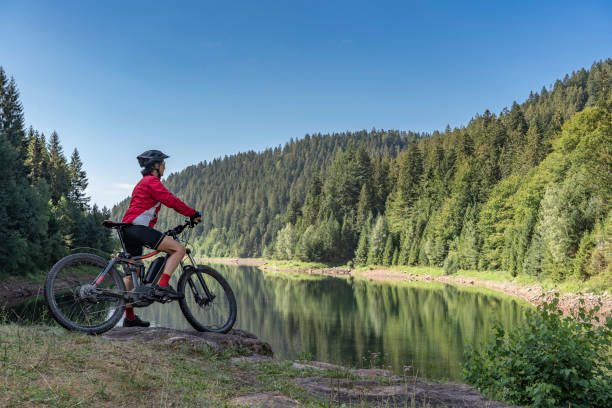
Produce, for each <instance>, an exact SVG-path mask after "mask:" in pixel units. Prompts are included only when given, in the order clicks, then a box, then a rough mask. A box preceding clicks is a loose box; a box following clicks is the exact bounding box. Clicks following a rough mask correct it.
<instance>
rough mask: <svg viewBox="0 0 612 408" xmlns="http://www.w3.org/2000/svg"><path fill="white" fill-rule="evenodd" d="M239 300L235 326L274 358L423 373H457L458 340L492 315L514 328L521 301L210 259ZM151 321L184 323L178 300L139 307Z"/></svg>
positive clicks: (485, 330) (475, 333) (486, 327)
mask: <svg viewBox="0 0 612 408" xmlns="http://www.w3.org/2000/svg"><path fill="white" fill-rule="evenodd" d="M216 268H217V269H218V270H219V272H221V273H222V274H223V276H225V277H226V279H227V280H228V281H229V282H230V284H231V286H232V288H233V289H234V293H235V295H236V301H237V303H238V318H237V321H236V326H235V327H239V328H243V329H245V330H248V331H251V332H253V333H255V334H256V335H257V336H259V337H260V338H262V339H264V340H266V341H268V342H269V343H270V344H271V345H272V348H273V350H274V352H275V354H276V355H277V356H278V357H280V358H287V359H293V358H296V357H299V356H304V355H306V356H310V357H311V358H312V359H315V360H320V361H327V362H333V363H340V364H345V365H352V366H357V367H362V366H365V367H369V366H370V365H371V364H372V363H375V364H376V365H377V366H381V365H384V366H390V367H391V368H392V369H393V370H394V371H395V372H397V373H402V372H403V370H404V367H405V366H411V367H412V371H411V373H412V374H415V373H416V374H417V375H419V376H426V377H429V378H446V379H451V380H456V381H458V380H460V379H461V364H462V362H463V350H464V346H465V345H472V344H475V343H478V342H481V341H483V340H485V339H486V337H487V335H488V334H489V333H490V331H491V328H492V326H493V319H497V320H498V321H499V322H500V323H501V325H502V327H504V328H505V329H512V328H513V327H516V325H517V324H518V323H519V321H520V320H521V319H522V318H523V313H524V311H525V305H524V304H523V303H519V302H517V301H515V300H514V299H511V298H509V297H506V296H501V295H496V294H487V293H482V292H477V291H473V290H468V289H459V288H456V287H453V286H445V285H437V284H428V285H423V284H419V285H409V284H382V283H373V282H369V281H366V280H362V279H336V278H331V277H312V276H299V277H298V276H294V275H286V274H271V273H264V272H261V271H260V270H258V269H256V268H253V267H245V266H240V267H231V266H222V265H216ZM139 313H140V314H141V315H142V316H143V317H144V318H147V319H151V320H152V321H154V323H155V324H156V325H161V326H170V327H174V328H188V327H189V324H188V323H187V321H186V320H185V318H184V317H183V316H182V314H181V311H180V308H179V307H178V305H177V304H174V303H173V304H170V305H157V304H156V305H152V306H150V307H149V308H147V309H145V310H142V311H140V312H139Z"/></svg>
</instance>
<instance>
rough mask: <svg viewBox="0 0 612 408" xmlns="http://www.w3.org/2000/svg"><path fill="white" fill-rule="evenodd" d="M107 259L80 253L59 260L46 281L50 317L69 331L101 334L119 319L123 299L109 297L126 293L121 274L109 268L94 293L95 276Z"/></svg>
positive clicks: (46, 297)
mask: <svg viewBox="0 0 612 408" xmlns="http://www.w3.org/2000/svg"><path fill="white" fill-rule="evenodd" d="M107 264H108V261H107V260H105V259H104V258H101V257H99V256H97V255H94V254H88V253H80V254H73V255H68V256H66V257H64V258H62V259H60V260H59V261H58V262H57V263H56V264H55V265H53V268H51V271H50V272H49V274H48V275H47V279H46V280H45V302H46V304H47V307H48V308H49V311H50V312H51V316H53V318H54V319H55V320H56V321H57V322H58V323H59V324H60V325H61V326H63V327H65V328H66V329H68V330H74V331H81V332H85V333H90V334H100V333H104V332H105V331H108V330H110V329H112V328H113V327H114V326H115V325H116V324H117V322H118V321H119V320H120V319H121V316H122V314H123V311H124V310H125V300H123V299H121V298H119V297H114V296H109V295H108V293H110V292H112V293H115V294H117V295H121V294H124V293H125V285H124V283H123V279H122V277H121V274H120V273H119V272H118V271H117V270H116V269H115V268H112V269H111V270H110V271H108V272H107V273H106V275H104V278H103V280H102V281H101V282H100V283H99V284H98V285H97V289H103V290H104V291H105V293H106V294H99V293H96V290H95V289H96V288H94V287H93V285H92V284H93V282H94V279H95V278H96V277H97V276H98V274H99V273H100V272H102V271H103V270H104V268H105V267H106V265H107Z"/></svg>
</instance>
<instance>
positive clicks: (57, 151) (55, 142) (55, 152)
mask: <svg viewBox="0 0 612 408" xmlns="http://www.w3.org/2000/svg"><path fill="white" fill-rule="evenodd" d="M48 149H49V181H50V186H51V198H52V199H53V202H54V203H57V202H58V201H59V200H60V198H61V197H62V196H68V193H69V191H70V177H69V170H68V165H67V163H66V157H65V156H64V151H63V149H62V146H61V144H60V142H59V136H58V134H57V132H53V133H51V137H50V138H49V146H48Z"/></svg>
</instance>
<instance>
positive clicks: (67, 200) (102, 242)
mask: <svg viewBox="0 0 612 408" xmlns="http://www.w3.org/2000/svg"><path fill="white" fill-rule="evenodd" d="M0 162H1V163H2V167H3V175H2V184H1V188H0V242H2V245H1V246H0V275H1V274H10V275H34V274H36V273H37V272H39V271H41V270H48V269H49V268H50V267H51V265H53V263H54V262H56V261H57V260H58V259H60V258H61V257H62V256H63V255H65V254H66V253H67V252H68V251H70V250H71V249H73V248H76V247H84V246H86V247H92V248H97V249H103V250H110V249H111V248H112V241H111V237H110V235H109V233H108V232H107V231H106V230H105V229H104V228H103V227H102V226H101V225H100V223H101V221H102V220H103V219H104V218H106V217H108V216H109V215H110V211H109V210H108V209H106V208H104V209H102V210H100V209H99V208H98V207H97V206H96V205H95V204H94V205H93V206H91V205H90V204H89V197H87V196H86V195H85V188H87V175H86V173H85V171H84V170H83V163H82V162H81V158H80V156H79V152H78V150H77V149H74V151H73V152H72V154H71V156H70V159H67V158H66V155H65V154H64V152H63V148H62V146H61V144H60V141H59V136H58V134H57V133H56V132H53V133H51V135H50V136H49V139H48V141H47V138H46V137H45V135H44V134H43V133H41V132H39V131H37V130H34V129H32V128H31V127H30V128H29V129H27V130H26V129H25V125H24V113H23V107H22V105H21V101H20V99H19V90H18V88H17V84H16V82H15V80H14V79H13V78H10V79H9V78H8V77H7V75H6V73H5V71H4V69H3V68H2V67H1V66H0Z"/></svg>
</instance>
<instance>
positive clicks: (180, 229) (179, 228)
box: [166, 220, 195, 238]
mask: <svg viewBox="0 0 612 408" xmlns="http://www.w3.org/2000/svg"><path fill="white" fill-rule="evenodd" d="M194 226H195V224H194V223H193V222H191V220H187V221H185V223H184V224H182V225H177V226H176V227H174V228H172V229H169V230H168V231H166V235H168V236H170V237H172V238H176V236H177V235H179V234H180V233H181V232H183V230H184V229H185V228H187V227H189V228H193V227H194Z"/></svg>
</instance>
